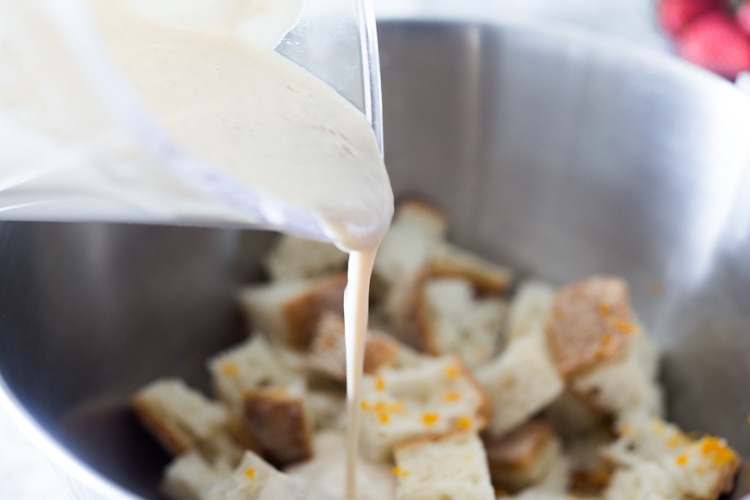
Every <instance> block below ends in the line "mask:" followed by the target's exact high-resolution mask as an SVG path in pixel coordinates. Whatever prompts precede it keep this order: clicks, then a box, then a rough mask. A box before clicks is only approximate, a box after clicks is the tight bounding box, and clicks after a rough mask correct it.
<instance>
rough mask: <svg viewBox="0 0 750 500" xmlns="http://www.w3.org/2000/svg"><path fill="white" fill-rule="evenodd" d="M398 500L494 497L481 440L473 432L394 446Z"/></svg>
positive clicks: (479, 499)
mask: <svg viewBox="0 0 750 500" xmlns="http://www.w3.org/2000/svg"><path fill="white" fill-rule="evenodd" d="M394 456H395V461H396V466H395V467H394V469H393V473H394V475H395V476H396V498H397V499H399V500H435V499H442V500H494V498H495V492H494V490H493V489H492V484H491V483H490V474H489V470H488V468H487V460H486V459H485V455H484V448H483V447H482V441H481V440H480V439H479V437H478V436H477V434H476V433H474V432H458V433H453V434H450V435H447V436H444V437H441V438H436V439H431V438H423V439H417V440H414V441H411V442H407V443H404V444H401V445H399V446H397V447H396V449H395V453H394Z"/></svg>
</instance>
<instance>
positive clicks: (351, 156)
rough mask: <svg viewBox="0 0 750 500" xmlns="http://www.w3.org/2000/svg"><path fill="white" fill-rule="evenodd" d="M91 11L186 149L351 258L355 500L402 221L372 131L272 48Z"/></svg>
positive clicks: (350, 449) (351, 492)
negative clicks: (372, 350)
mask: <svg viewBox="0 0 750 500" xmlns="http://www.w3.org/2000/svg"><path fill="white" fill-rule="evenodd" d="M167 3H168V4H169V3H170V2H167ZM193 3H194V2H193ZM91 4H92V5H93V6H94V9H95V13H96V17H97V19H98V21H99V22H100V24H101V26H102V30H103V32H104V33H105V34H106V40H107V42H108V43H109V46H110V49H111V51H112V53H113V55H114V57H115V59H116V60H117V62H118V63H119V65H120V67H121V68H122V70H123V71H124V73H125V75H126V77H127V79H128V81H129V82H130V83H131V85H132V86H133V87H134V88H135V89H136V90H137V91H138V93H139V95H140V97H141V98H142V99H143V101H144V102H145V104H146V106H147V108H148V109H149V110H150V111H151V112H152V113H153V114H154V116H155V117H156V120H157V121H158V123H159V124H160V125H161V126H162V127H163V128H164V129H165V130H166V131H167V132H168V133H169V135H170V136H171V138H172V139H173V140H174V141H175V142H176V144H178V145H179V146H180V147H182V148H183V149H184V150H186V151H188V152H189V153H191V154H192V155H195V156H196V157H198V158H200V159H202V160H203V161H205V162H206V163H208V164H210V165H212V166H214V167H216V168H218V169H220V170H221V171H223V172H224V173H226V174H228V175H230V176H231V177H233V178H234V179H236V180H237V181H238V182H240V183H243V184H246V185H249V186H253V187H255V188H259V189H261V190H263V191H265V192H268V193H271V194H272V195H274V196H276V197H279V198H281V199H284V200H286V201H288V202H291V203H293V204H295V205H298V206H302V207H305V208H308V209H310V210H313V211H314V212H316V213H318V214H319V215H320V217H321V218H322V219H323V221H324V223H325V224H324V225H325V227H326V229H327V231H328V234H329V236H330V237H331V239H332V240H333V241H334V242H335V243H336V244H337V245H338V246H339V247H341V248H343V249H345V250H348V251H350V257H349V283H348V286H347V289H346V295H345V299H344V316H345V323H346V344H347V347H346V348H347V380H348V386H347V398H348V412H349V415H348V416H349V419H348V435H347V442H346V454H345V458H346V460H345V463H346V474H345V478H343V479H344V480H343V483H344V484H343V485H342V486H343V489H344V493H345V497H346V498H351V499H353V498H355V497H356V489H357V488H356V484H357V482H356V475H355V469H356V464H357V462H358V442H359V439H358V437H359V436H358V434H359V432H358V431H359V412H360V405H359V400H360V396H359V393H360V388H359V387H360V381H361V378H362V364H363V356H364V340H365V338H364V337H365V334H366V331H367V320H368V295H369V284H370V276H371V273H372V267H373V263H374V259H375V254H376V252H377V248H378V245H379V244H380V241H381V240H382V238H383V236H384V235H385V232H386V231H387V229H388V226H389V225H390V220H391V216H392V214H393V193H392V191H391V187H390V183H389V180H388V176H387V173H386V170H385V166H384V164H383V161H382V158H381V155H380V152H379V150H378V146H377V143H376V140H375V136H374V133H373V131H372V129H371V127H370V124H369V122H368V121H367V120H366V118H365V117H364V116H363V115H362V114H361V113H360V112H359V111H357V110H356V109H355V108H354V107H353V106H352V105H351V104H350V103H348V102H347V101H346V100H344V99H343V98H342V97H340V96H339V95H338V94H337V93H336V92H335V91H333V90H332V89H331V88H330V87H328V86H326V85H325V84H323V83H322V82H320V81H318V80H317V79H316V78H314V77H313V76H312V75H310V74H309V73H307V72H306V71H303V70H302V69H300V68H299V67H297V66H296V65H295V64H293V63H291V62H289V61H288V60H286V59H284V58H283V57H281V56H280V55H278V54H276V53H275V52H273V51H271V50H269V49H267V48H264V47H256V46H251V45H248V44H247V43H245V41H242V40H241V39H238V38H236V37H232V36H226V35H225V34H217V33H216V31H215V30H208V31H201V30H199V29H197V28H196V26H190V27H189V28H190V29H177V28H174V27H169V26H164V25H162V24H157V23H155V22H152V21H150V20H147V19H146V18H144V17H142V16H141V17H139V16H138V15H136V14H135V11H129V10H128V9H127V8H124V7H123V4H122V3H121V2H120V1H118V0H91ZM136 4H138V5H140V6H142V5H143V4H142V2H136ZM226 4H227V2H223V3H222V2H219V3H218V4H217V5H223V6H224V7H226ZM172 7H174V6H172ZM167 13H168V11H167ZM224 14H226V12H225V13H224ZM224 14H222V15H224ZM152 17H153V16H152ZM157 20H158V16H157ZM209 24H211V23H209ZM174 25H175V23H172V26H174ZM177 25H179V23H177ZM198 28H199V27H198ZM341 444H342V443H339V445H341ZM319 453H321V451H319ZM341 460H342V462H341V465H343V464H344V457H343V456H342V458H341ZM323 463H325V462H323ZM341 465H339V466H337V467H333V468H332V469H331V471H335V470H339V471H340V470H341ZM311 467H312V466H311ZM315 476H316V477H313V478H311V479H313V480H315V481H325V478H326V477H328V475H318V474H316V475H315ZM388 496H390V495H388ZM381 498H382V497H381Z"/></svg>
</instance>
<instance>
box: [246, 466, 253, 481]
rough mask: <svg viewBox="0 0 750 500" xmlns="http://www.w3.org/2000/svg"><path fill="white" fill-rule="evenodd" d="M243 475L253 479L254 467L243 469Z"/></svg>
mask: <svg viewBox="0 0 750 500" xmlns="http://www.w3.org/2000/svg"><path fill="white" fill-rule="evenodd" d="M245 477H247V478H249V479H255V467H248V468H247V469H245Z"/></svg>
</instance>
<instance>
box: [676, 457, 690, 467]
mask: <svg viewBox="0 0 750 500" xmlns="http://www.w3.org/2000/svg"><path fill="white" fill-rule="evenodd" d="M675 462H677V465H679V466H680V467H683V466H685V465H687V463H688V456H687V455H680V456H678V457H677V458H675Z"/></svg>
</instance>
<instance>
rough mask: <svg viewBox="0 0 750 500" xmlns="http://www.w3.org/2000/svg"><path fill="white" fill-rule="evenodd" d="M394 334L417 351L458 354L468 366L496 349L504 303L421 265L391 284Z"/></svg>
mask: <svg viewBox="0 0 750 500" xmlns="http://www.w3.org/2000/svg"><path fill="white" fill-rule="evenodd" d="M386 309H387V311H388V315H389V317H390V320H391V332H392V333H393V335H394V336H395V337H396V338H397V339H398V340H400V341H401V342H404V343H405V344H407V345H409V346H410V347H413V348H414V349H416V350H417V351H419V352H422V353H426V354H429V355H433V356H439V355H444V354H457V355H459V356H460V357H462V359H464V361H465V362H466V363H467V364H468V365H469V366H471V367H472V368H473V367H475V366H477V365H480V364H482V363H484V362H485V361H487V360H488V359H489V358H490V357H492V355H493V354H494V353H495V351H496V349H497V346H498V344H499V340H500V335H501V332H502V324H503V320H504V318H505V312H506V310H507V305H506V303H505V301H504V300H503V299H501V298H500V297H497V296H478V295H477V294H476V290H475V289H474V287H473V285H472V284H471V283H470V282H469V281H466V280H465V279H462V278H433V277H431V275H430V274H429V269H427V268H424V269H422V270H421V271H419V272H418V273H417V274H416V275H414V276H413V277H412V279H411V281H409V282H408V283H404V284H403V285H400V286H398V287H396V288H394V289H393V291H392V293H391V295H390V296H389V298H388V304H387V306H386Z"/></svg>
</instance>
